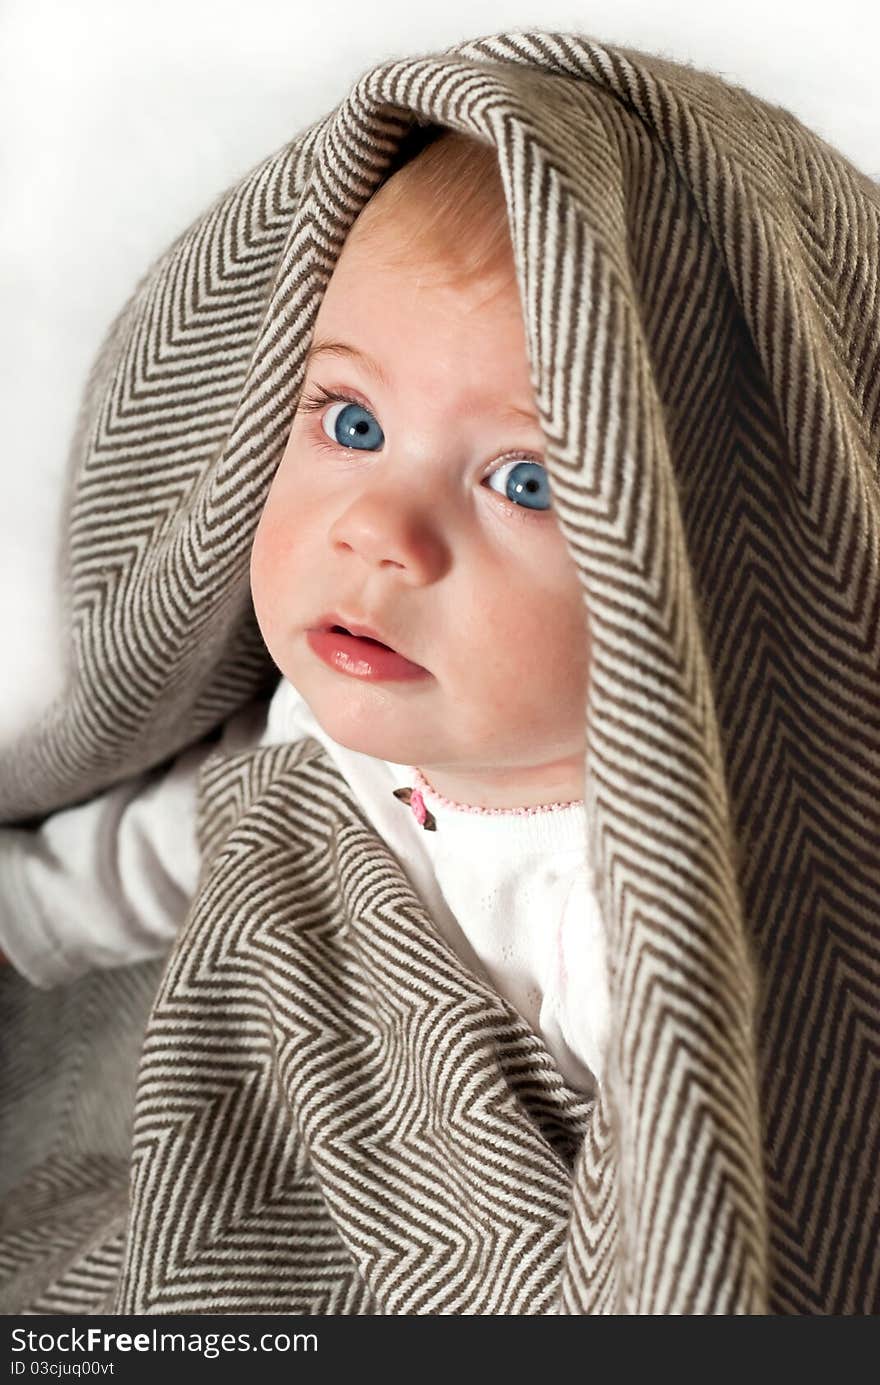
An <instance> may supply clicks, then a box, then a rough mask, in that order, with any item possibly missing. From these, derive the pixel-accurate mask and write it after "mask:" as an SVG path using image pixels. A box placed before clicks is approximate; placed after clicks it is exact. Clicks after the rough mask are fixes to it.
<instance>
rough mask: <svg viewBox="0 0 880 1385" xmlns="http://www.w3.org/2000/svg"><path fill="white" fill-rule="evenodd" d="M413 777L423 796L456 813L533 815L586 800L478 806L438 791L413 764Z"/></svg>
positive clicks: (492, 815) (501, 815)
mask: <svg viewBox="0 0 880 1385" xmlns="http://www.w3.org/2000/svg"><path fill="white" fill-rule="evenodd" d="M413 779H414V782H415V787H416V789H417V790H418V791H419V792H420V794H422V795H423V796H426V797H429V798H433V799H434V801H435V802H436V803H440V804H442V805H443V807H444V808H450V809H453V810H454V811H455V812H456V813H479V814H480V815H481V816H482V817H496V818H498V817H520V818H523V817H533V816H534V815H535V814H536V813H558V812H561V810H562V809H563V808H582V807H583V806H584V800H583V799H582V798H573V799H570V800H569V802H568V803H541V804H539V805H538V806H537V807H533V808H478V807H476V806H475V804H473V803H457V802H456V800H455V799H454V798H447V797H446V796H445V794H442V793H438V792H437V790H436V789H433V788H432V787H431V785H430V784H429V783H428V781H427V779H426V778H425V776H424V775H423V774H422V771H421V770H420V769H416V768H415V766H413Z"/></svg>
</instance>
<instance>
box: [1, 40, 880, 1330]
mask: <svg viewBox="0 0 880 1385" xmlns="http://www.w3.org/2000/svg"><path fill="white" fill-rule="evenodd" d="M426 125H427V126H429V127H430V126H437V125H439V126H448V127H452V128H454V129H458V130H462V131H464V132H466V133H469V134H471V135H472V136H474V137H475V138H477V139H479V140H482V141H485V142H487V143H489V144H490V145H492V146H493V147H494V148H495V149H496V150H497V155H498V160H499V164H500V169H501V174H502V178H503V184H504V192H505V197H506V200H507V205H508V210H509V215H510V226H511V234H512V239H513V246H514V252H515V259H516V266H517V272H518V281H519V287H520V291H521V297H522V303H523V309H524V314H525V321H526V325H527V341H528V351H529V356H530V360H531V365H532V371H533V384H534V388H535V395H536V400H537V404H538V409H539V412H540V417H541V421H542V426H543V430H544V433H545V436H546V458H547V465H548V467H549V471H550V477H551V485H552V490H553V496H554V504H555V507H556V511H557V514H558V517H559V521H560V524H561V526H562V529H563V531H564V534H565V537H566V540H567V542H568V545H569V549H570V552H571V555H572V558H573V560H574V561H575V563H576V564H577V567H578V570H579V573H580V576H581V580H582V584H583V591H584V599H585V603H586V607H587V610H588V613H589V620H590V626H591V633H592V672H591V686H590V690H589V700H588V705H587V707H586V709H585V713H586V727H587V747H588V748H587V760H586V782H587V817H588V824H589V825H588V839H587V840H586V841H585V843H584V847H585V853H586V854H587V857H588V859H589V861H590V863H591V864H592V865H593V866H594V868H595V870H596V874H597V879H598V882H599V886H598V888H599V905H600V910H601V914H602V918H603V921H604V925H605V928H606V930H607V938H608V956H609V967H610V988H611V1000H612V1031H611V1040H610V1056H609V1069H608V1072H607V1076H606V1080H605V1082H604V1085H603V1088H602V1093H601V1095H600V1097H599V1098H598V1099H596V1100H595V1101H592V1100H587V1099H586V1098H584V1097H583V1096H582V1095H579V1094H578V1093H576V1092H574V1091H572V1090H571V1089H569V1088H568V1086H567V1085H566V1083H565V1081H564V1080H563V1079H562V1077H561V1076H560V1075H559V1073H558V1072H557V1071H556V1069H555V1066H554V1064H553V1062H552V1060H551V1058H550V1056H549V1054H548V1052H547V1050H546V1049H545V1047H544V1045H543V1043H542V1041H541V1040H540V1039H539V1038H538V1037H536V1036H535V1035H534V1034H533V1033H532V1031H531V1030H530V1029H529V1028H528V1026H527V1025H526V1024H525V1022H524V1021H523V1020H522V1019H521V1018H520V1017H519V1016H518V1015H517V1013H516V1012H515V1011H514V1010H513V1009H512V1007H511V1006H510V1005H509V1004H508V1003H507V1002H506V1001H505V1000H503V999H501V998H500V997H499V996H497V995H496V994H495V993H494V992H493V991H491V990H490V989H489V988H487V986H486V985H485V984H484V983H483V982H482V981H480V980H478V979H477V978H476V977H474V976H472V975H471V974H470V972H469V971H468V970H467V969H466V967H465V966H464V964H463V963H462V962H461V961H460V960H459V959H458V958H457V956H455V955H454V954H453V953H452V952H451V951H450V949H449V947H448V946H447V945H446V943H445V942H444V941H443V940H442V939H441V938H440V936H439V935H438V933H437V931H436V929H435V928H434V926H433V924H432V922H431V920H430V919H429V918H428V916H427V914H426V912H425V910H424V908H423V907H422V905H421V903H420V901H419V900H418V899H417V897H416V896H415V894H414V893H413V891H412V889H411V887H410V885H409V883H408V881H407V880H406V878H405V876H404V874H403V872H402V870H401V869H400V867H399V865H398V864H397V862H396V860H395V859H394V857H393V856H392V854H391V853H390V851H389V850H388V848H387V847H386V846H385V844H384V843H383V842H382V841H380V840H379V839H378V838H377V837H376V835H375V833H374V832H373V831H372V829H371V827H370V825H369V823H368V822H367V820H366V819H365V817H364V815H363V813H362V811H361V809H360V807H359V805H358V803H357V802H356V801H355V800H354V798H353V795H352V793H351V790H350V789H349V788H348V786H347V785H346V783H345V782H344V781H343V780H342V779H341V777H340V776H339V774H338V772H337V771H336V770H335V769H334V767H333V766H332V765H331V763H330V761H329V760H328V758H327V756H326V755H325V753H324V751H323V749H322V747H321V746H320V745H318V744H317V742H315V741H311V740H309V741H305V742H302V743H299V744H296V745H282V746H271V747H262V748H257V749H254V750H252V751H250V752H245V753H241V754H238V755H236V756H234V757H231V758H229V757H227V758H224V757H223V756H222V755H220V754H219V753H218V752H216V751H215V752H214V753H213V754H212V756H211V758H210V759H209V760H208V761H207V762H206V764H205V767H204V770H203V773H202V778H201V781H200V822H199V832H200V842H201V846H202V849H203V853H204V868H203V871H202V877H201V881H200V887H199V892H198V894H197V897H196V899H195V900H194V902H193V905H192V908H191V909H190V912H189V914H188V917H187V919H186V922H185V925H184V928H183V930H182V933H181V935H180V938H179V941H178V942H177V944H176V946H175V948H174V950H173V952H172V954H171V957H170V959H169V961H168V965H167V967H166V969H165V971H164V974H163V977H162V980H161V984H160V985H159V989H158V993H157V994H156V996H155V1000H154V1003H153V1007H152V1011H151V1014H150V1017H149V1020H148V1022H147V1024H146V1034H145V1038H144V1044H143V1052H142V1057H141V1063H140V1071H139V1078H138V1084H137V1094H136V1099H135V1105H134V1118H133V1138H132V1147H131V1157H130V1163H129V1167H128V1180H129V1188H130V1206H129V1212H128V1218H127V1223H126V1221H125V1217H124V1215H121V1213H120V1207H119V1197H118V1195H119V1180H120V1177H121V1175H120V1174H119V1172H118V1166H119V1162H120V1161H118V1160H116V1161H115V1163H113V1165H112V1168H113V1169H117V1172H116V1173H113V1172H112V1171H110V1166H109V1165H108V1166H107V1168H108V1172H107V1184H106V1187H105V1194H106V1197H105V1203H104V1204H101V1205H100V1206H98V1205H97V1204H96V1205H95V1206H94V1207H93V1208H92V1209H91V1211H92V1217H91V1221H89V1220H88V1218H87V1217H86V1218H84V1217H83V1215H82V1214H81V1212H82V1209H83V1208H84V1207H86V1208H87V1207H88V1197H87V1194H88V1189H89V1188H91V1187H93V1186H94V1182H95V1167H96V1166H95V1164H94V1159H91V1160H89V1159H88V1158H86V1157H85V1154H84V1152H83V1151H84V1149H85V1146H86V1144H87V1138H86V1134H85V1133H83V1132H82V1131H80V1133H79V1134H78V1135H77V1137H76V1139H73V1138H72V1140H71V1145H70V1148H69V1149H68V1150H67V1151H66V1152H65V1151H64V1150H59V1149H57V1148H54V1149H53V1150H52V1151H51V1153H50V1154H47V1155H46V1157H45V1158H44V1159H43V1160H42V1162H40V1161H39V1160H37V1162H36V1163H35V1164H34V1165H33V1166H32V1167H31V1168H30V1169H29V1170H26V1171H24V1172H23V1173H22V1178H21V1181H20V1183H19V1184H18V1185H17V1188H16V1190H14V1191H13V1193H12V1194H11V1195H10V1198H9V1199H8V1204H7V1206H8V1208H9V1210H8V1212H7V1213H6V1220H5V1223H4V1226H5V1234H4V1236H3V1238H2V1241H0V1261H2V1263H3V1265H5V1267H6V1272H7V1281H6V1282H7V1291H6V1300H5V1303H6V1311H7V1312H9V1311H19V1310H22V1309H23V1310H27V1311H33V1312H47V1311H65V1312H66V1311H83V1310H84V1309H92V1310H95V1311H100V1310H108V1309H109V1310H110V1311H114V1312H119V1313H151V1312H157V1313H191V1312H220V1313H223V1312H233V1311H236V1312H241V1311H245V1312H276V1311H278V1312H282V1311H283V1312H290V1313H362V1314H423V1313H424V1314H427V1313H431V1314H448V1313H475V1314H520V1313H524V1314H544V1313H565V1314H568V1313H700V1314H702V1313H807V1314H814V1313H820V1314H825V1313H834V1314H855V1313H867V1312H877V1311H880V1179H878V1168H880V1101H878V1055H880V1013H878V1012H880V462H878V456H880V297H878V251H880V189H878V187H877V186H876V185H874V184H873V183H871V182H870V181H869V180H868V179H867V178H865V177H864V176H863V175H862V174H860V173H859V172H858V171H857V170H856V169H854V168H853V167H852V166H851V165H850V164H849V163H848V162H847V161H846V159H844V158H843V157H842V156H841V155H840V154H839V153H837V152H836V151H835V150H833V149H831V148H829V146H828V145H827V144H825V143H823V141H822V140H821V139H819V138H818V137H817V136H815V135H813V134H812V133H811V132H810V131H809V130H807V129H805V128H804V127H803V126H802V125H801V124H800V123H799V122H798V121H797V120H796V119H795V118H794V117H793V116H792V115H791V114H789V113H788V112H787V111H784V110H781V109H779V108H776V107H773V106H769V105H767V104H766V103H764V102H762V101H759V100H757V99H756V98H755V97H753V96H751V95H750V94H749V93H747V92H745V91H743V90H740V89H738V88H735V87H731V86H729V85H727V84H725V83H724V82H722V81H721V80H720V79H718V78H717V77H715V76H710V75H706V74H704V73H701V72H698V71H695V70H693V69H691V68H687V67H681V66H678V65H675V64H673V63H670V62H667V61H663V60H660V59H658V58H654V57H651V56H648V55H645V54H641V53H635V52H632V51H627V50H623V49H619V48H613V47H609V46H604V45H602V44H600V43H597V42H594V41H593V40H591V39H589V38H587V37H585V36H583V35H580V34H552V33H514V34H509V35H503V36H495V37H490V38H484V39H480V40H477V41H474V42H470V43H466V44H463V45H461V46H458V47H456V48H454V49H450V50H448V51H446V52H443V53H441V54H439V55H435V56H430V57H426V58H420V59H411V58H408V59H405V60H400V61H394V62H389V63H387V64H385V65H383V66H380V67H377V68H375V69H373V70H371V71H369V72H367V73H366V74H365V75H364V76H363V77H362V79H361V80H360V81H359V82H358V83H357V85H356V86H355V87H354V89H353V90H352V91H351V92H350V94H349V95H348V97H347V98H346V99H345V100H344V101H343V102H342V103H341V105H340V106H339V107H338V108H337V109H336V110H335V111H333V112H332V113H331V114H330V115H329V116H328V117H327V118H326V119H325V120H322V121H319V122H317V123H316V124H314V125H312V126H310V127H309V128H308V129H307V130H306V131H305V132H304V133H302V134H301V135H300V136H299V137H298V138H297V139H296V140H294V141H293V143H292V144H290V145H289V146H288V147H286V148H284V149H282V150H281V151H280V152H278V153H277V154H275V155H274V156H273V157H271V158H270V159H268V160H266V162H265V163H263V164H262V165H261V166H260V167H258V168H257V169H256V170H255V171H254V172H253V173H252V174H251V175H250V176H249V177H247V178H245V179H244V180H243V181H242V182H241V184H240V185H239V186H237V187H235V188H233V189H232V190H230V191H229V192H228V193H226V194H225V195H224V196H222V197H221V198H219V200H218V201H217V202H216V203H215V204H214V206H213V207H211V208H210V210H209V211H208V212H207V213H206V214H205V215H204V216H203V217H202V218H201V219H200V220H199V221H198V222H197V224H196V225H195V226H194V227H192V228H191V229H190V230H189V231H188V232H186V234H185V235H183V236H181V238H180V239H179V240H178V241H177V242H176V243H175V244H174V245H173V246H172V247H171V249H170V251H169V252H168V253H167V254H166V255H165V256H164V257H163V258H162V259H161V260H160V261H159V262H158V263H157V264H156V265H155V267H154V268H153V269H152V271H151V272H150V273H149V274H148V275H147V276H146V278H145V279H144V280H143V281H142V283H141V284H140V286H139V287H138V289H137V291H136V293H135V295H134V297H133V298H132V300H131V302H130V303H129V305H128V306H127V308H126V309H125V311H124V313H123V314H122V315H121V317H120V318H119V320H118V322H117V323H116V324H115V326H114V328H113V330H112V332H111V334H110V337H109V339H108V342H107V344H106V347H105V349H104V351H103V353H102V355H101V357H100V359H99V360H98V362H97V364H96V368H95V371H94V373H93V376H92V379H91V380H90V384H89V390H88V393H87V399H86V402H85V405H84V409H83V415H82V419H81V423H80V427H79V431H78V436H77V441H76V446H75V449H74V453H73V456H72V461H71V467H72V479H71V491H70V512H69V513H70V517H69V553H68V572H69V593H70V655H69V677H68V684H67V688H66V690H65V694H64V697H63V698H62V699H61V700H60V701H59V703H58V704H57V706H55V707H54V708H53V709H52V712H51V715H49V716H48V717H47V718H46V720H45V722H44V723H43V724H42V725H41V726H39V727H38V728H37V729H36V731H35V732H34V734H33V735H32V736H31V737H30V738H29V739H27V740H25V741H23V742H22V743H21V744H20V745H19V746H17V747H16V748H15V750H14V752H13V753H12V754H10V755H8V756H7V757H6V758H5V759H4V761H3V762H2V765H0V782H2V791H0V799H2V803H0V809H2V813H3V816H4V819H5V820H6V821H7V822H9V821H22V820H28V819H34V818H39V817H40V815H43V814H45V813H47V812H49V811H51V810H53V809H55V808H57V807H59V806H61V805H64V804H68V803H72V802H75V801H77V800H79V799H82V798H84V797H86V796H88V795H90V794H92V793H95V792H97V791H99V790H101V789H103V788H104V787H106V786H109V785H111V784H113V783H115V782H117V781H119V780H121V779H124V778H126V777H128V776H131V775H133V774H135V773H137V772H139V771H141V770H143V769H145V768H147V767H152V766H155V765H157V764H159V763H161V762H162V761H163V760H164V759H166V758H168V757H170V756H171V755H173V754H174V753H176V752H177V751H178V750H180V749H181V748H183V747H184V746H186V745H188V744H191V743H192V742H194V741H196V740H198V739H199V738H201V737H203V736H204V735H206V734H207V733H208V732H210V731H211V730H212V729H213V728H215V727H217V726H218V725H219V723H221V722H222V720H223V719H224V718H226V717H227V716H228V715H229V714H231V713H233V712H234V711H236V710H237V709H239V708H240V707H241V706H242V705H243V704H244V703H245V702H246V701H248V700H249V699H251V698H252V697H255V696H258V695H265V693H266V691H267V689H268V688H269V687H270V686H271V683H272V680H273V677H276V676H277V675H276V674H275V672H274V670H273V668H272V665H271V663H270V661H269V659H268V655H267V654H266V652H265V650H264V649H263V647H262V643H261V640H260V637H259V633H258V630H257V627H256V624H255V621H254V617H253V612H252V608H251V605H250V597H249V591H248V557H249V549H250V543H251V540H252V537H253V533H254V529H255V527H256V523H257V519H258V516H259V513H260V509H261V506H262V504H263V501H264V499H265V496H266V493H267V490H268V487H269V484H270V481H271V478H272V475H273V473H274V470H275V468H276V466H277V464H278V462H279V460H280V458H281V454H282V451H283V448H284V444H285V440H286V437H287V433H288V430H289V428H290V423H291V419H292V415H293V411H294V409H295V406H296V401H297V395H298V390H299V388H300V384H301V380H302V374H303V357H304V354H305V352H306V349H307V347H308V345H309V341H310V337H311V332H312V327H313V323H314V319H315V315H316V312H317V309H318V306H319V303H320V299H321V294H322V291H323V289H324V287H325V285H326V283H327V280H328V277H329V275H330V273H331V272H332V270H333V266H334V263H335V261H336V259H337V257H338V255H339V252H340V248H341V246H342V244H343V242H344V240H345V236H346V234H347V232H348V230H349V228H350V226H351V224H352V222H353V221H354V219H355V217H356V216H357V215H358V213H359V212H360V210H361V209H362V207H363V206H364V204H365V202H366V201H367V199H368V198H369V197H370V195H371V194H372V193H373V192H374V191H375V189H376V188H377V187H378V186H379V185H380V184H381V183H382V182H383V181H384V179H386V178H387V177H388V176H389V174H390V172H391V171H393V169H394V168H395V167H396V166H397V165H398V164H399V162H400V160H401V159H402V158H404V157H406V151H407V149H408V148H410V147H411V146H409V145H408V143H407V141H408V140H409V139H410V138H411V137H412V133H413V130H417V127H419V126H426ZM104 981H105V984H107V985H108V986H109V985H111V984H113V980H112V978H111V975H110V974H108V976H107V977H106V978H104ZM117 984H118V980H117ZM139 1025H140V1026H142V1025H143V1019H142V1018H141V1010H140V1009H139V1008H138V1006H134V1007H133V1009H132V1016H131V1027H132V1031H133V1032H136V1033H139V1032H140V1030H139V1029H138V1026H139ZM16 1091H17V1100H18V1103H19V1106H18V1111H17V1116H16V1117H15V1118H17V1119H18V1120H19V1121H26V1120H27V1119H28V1115H27V1104H26V1101H25V1099H24V1097H23V1096H22V1087H21V1084H19V1085H18V1087H17V1088H16ZM127 1099H129V1098H127V1097H126V1096H125V1094H124V1093H123V1092H122V1090H121V1088H120V1100H122V1101H125V1100H127ZM5 1118H6V1119H8V1113H5ZM89 1179H90V1180H91V1182H89ZM83 1180H85V1181H83ZM114 1180H115V1182H114ZM22 1190H24V1191H22ZM34 1190H37V1192H38V1194H39V1196H38V1197H37V1201H38V1202H39V1206H40V1213H39V1216H37V1215H36V1213H33V1214H32V1213H30V1212H28V1208H32V1207H33V1202H34V1197H35V1196H36V1194H35V1192H34ZM123 1195H124V1191H123ZM28 1197H30V1201H29V1200H28ZM40 1197H41V1198H42V1201H41V1202H40V1201H39V1199H40ZM77 1198H79V1202H78V1203H77V1207H78V1208H79V1209H80V1214H79V1215H78V1216H74V1215H73V1214H72V1213H71V1212H70V1210H69V1209H70V1205H71V1202H72V1201H73V1202H75V1201H76V1199H77ZM84 1199H85V1200H84ZM53 1207H54V1209H55V1213H54V1215H55V1220H54V1222H53V1211H52V1209H53ZM22 1209H24V1210H22ZM86 1222H88V1224H86ZM71 1227H73V1228H75V1233H76V1234H72V1233H71ZM42 1264H44V1265H45V1267H46V1272H45V1274H44V1276H43V1279H42V1282H41V1281H40V1273H39V1270H40V1266H41V1265H42Z"/></svg>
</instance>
